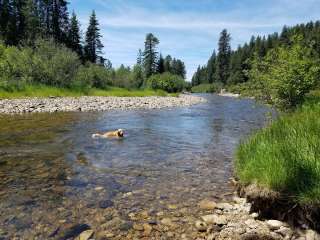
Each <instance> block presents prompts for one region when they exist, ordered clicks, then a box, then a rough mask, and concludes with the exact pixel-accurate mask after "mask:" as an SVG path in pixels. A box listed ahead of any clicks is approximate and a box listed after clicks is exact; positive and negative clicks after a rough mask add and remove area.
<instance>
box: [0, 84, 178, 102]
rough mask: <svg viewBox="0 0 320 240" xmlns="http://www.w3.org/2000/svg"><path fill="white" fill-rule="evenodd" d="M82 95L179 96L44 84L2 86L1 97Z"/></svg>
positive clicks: (141, 91) (150, 91) (156, 92)
mask: <svg viewBox="0 0 320 240" xmlns="http://www.w3.org/2000/svg"><path fill="white" fill-rule="evenodd" d="M49 96H55V97H80V96H105V97H109V96H114V97H148V96H177V94H168V93H167V92H165V91H162V90H150V89H144V90H127V89H125V88H116V87H109V88H108V89H107V90H101V89H94V88H93V89H90V90H89V91H87V92H84V91H77V90H70V89H67V88H56V87H50V86H42V85H34V86H32V85H29V86H25V87H24V88H23V89H22V90H16V89H11V90H6V89H3V88H0V98H9V99H13V98H25V97H49Z"/></svg>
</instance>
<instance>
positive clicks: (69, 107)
mask: <svg viewBox="0 0 320 240" xmlns="http://www.w3.org/2000/svg"><path fill="white" fill-rule="evenodd" d="M204 102H206V100H205V99H204V98H202V97H199V96H194V95H188V94H183V95H180V96H179V97H91V96H83V97H49V98H24V99H0V114H21V113H40V112H90V111H108V110H115V109H120V110H130V109H160V108H172V107H186V106H191V105H194V104H199V103H204Z"/></svg>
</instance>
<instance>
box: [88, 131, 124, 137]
mask: <svg viewBox="0 0 320 240" xmlns="http://www.w3.org/2000/svg"><path fill="white" fill-rule="evenodd" d="M123 137H124V131H123V130H122V129H118V130H116V131H111V132H106V133H95V134H92V138H123Z"/></svg>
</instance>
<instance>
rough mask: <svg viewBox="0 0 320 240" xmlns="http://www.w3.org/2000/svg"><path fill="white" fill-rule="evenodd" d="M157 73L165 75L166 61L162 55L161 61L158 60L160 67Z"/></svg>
mask: <svg viewBox="0 0 320 240" xmlns="http://www.w3.org/2000/svg"><path fill="white" fill-rule="evenodd" d="M157 73H160V74H161V73H164V59H163V57H162V54H160V57H159V60H158V66H157Z"/></svg>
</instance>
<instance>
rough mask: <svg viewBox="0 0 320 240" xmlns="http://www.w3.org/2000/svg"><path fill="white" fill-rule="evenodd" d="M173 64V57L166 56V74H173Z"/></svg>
mask: <svg viewBox="0 0 320 240" xmlns="http://www.w3.org/2000/svg"><path fill="white" fill-rule="evenodd" d="M171 62H172V57H171V56H170V55H168V56H166V57H165V59H164V71H165V72H171Z"/></svg>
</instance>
